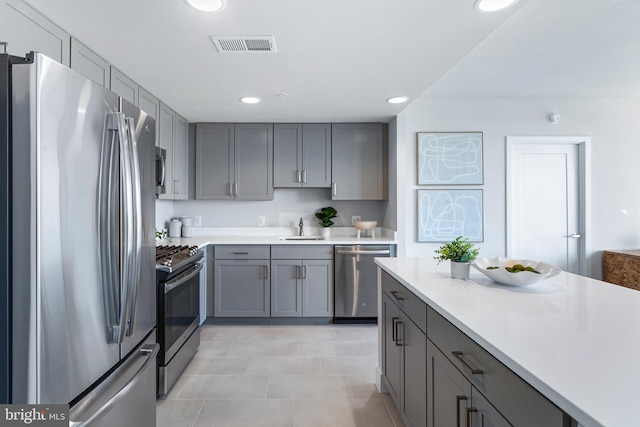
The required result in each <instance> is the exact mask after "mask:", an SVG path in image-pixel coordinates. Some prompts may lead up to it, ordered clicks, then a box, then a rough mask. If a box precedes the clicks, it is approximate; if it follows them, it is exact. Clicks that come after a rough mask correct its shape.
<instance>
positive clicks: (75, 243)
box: [0, 53, 158, 426]
mask: <svg viewBox="0 0 640 427" xmlns="http://www.w3.org/2000/svg"><path fill="white" fill-rule="evenodd" d="M0 57H1V58H0V64H1V65H2V68H3V71H2V72H0V77H2V82H0V92H1V94H2V97H4V98H5V99H6V105H5V106H4V110H3V109H2V107H0V119H2V112H3V111H5V110H6V113H7V114H6V117H7V118H8V120H7V123H8V125H9V127H10V131H9V132H7V133H6V135H5V136H4V140H3V141H0V142H1V143H2V144H3V147H2V153H0V161H3V162H4V164H3V166H6V167H7V168H8V173H6V174H5V175H6V176H5V175H2V179H3V180H8V183H7V182H3V183H2V184H3V188H5V187H6V189H7V192H6V194H3V195H2V196H0V197H2V200H1V206H0V208H1V209H0V211H1V212H4V214H2V213H0V220H1V221H2V223H0V226H2V227H3V230H4V229H5V228H6V229H7V230H8V235H7V236H6V239H5V238H3V242H2V246H0V250H2V249H3V248H4V249H6V250H7V251H8V256H7V260H5V261H4V264H3V265H1V266H0V267H1V268H5V269H6V271H7V272H8V273H7V274H6V278H7V280H8V284H7V285H6V286H5V288H6V289H0V290H2V291H3V292H4V291H6V293H7V294H8V295H9V296H10V300H11V303H10V304H9V305H8V306H7V307H6V308H7V310H8V311H9V313H10V314H9V315H7V321H8V322H10V325H11V326H10V328H8V329H7V330H6V331H5V332H6V333H7V334H8V335H10V340H8V341H9V344H8V345H6V347H5V348H3V349H0V350H3V352H4V353H5V354H8V356H7V357H8V358H9V361H8V362H9V366H10V368H9V369H8V376H9V378H8V379H7V381H6V384H3V387H4V389H5V390H8V394H9V396H8V397H7V403H32V404H54V403H65V404H69V405H70V407H71V410H70V425H84V424H86V425H91V426H154V425H155V396H156V353H157V347H158V346H157V344H156V336H155V324H156V291H155V229H154V228H155V227H154V223H155V186H154V185H155V170H154V169H155V122H154V120H153V119H152V118H151V117H150V116H148V115H147V114H146V113H145V112H143V111H141V110H139V109H138V108H137V107H135V106H134V105H132V104H130V103H128V102H126V101H125V100H123V99H122V98H120V97H118V96H117V95H116V94H115V93H113V92H111V91H109V90H107V89H105V88H103V87H102V86H100V85H98V84H96V83H94V82H93V81H91V80H89V79H86V78H85V77H83V76H81V75H80V74H78V73H76V72H74V71H72V70H70V69H68V68H66V67H64V66H63V65H61V64H58V63H56V62H55V61H53V60H51V59H49V58H47V57H45V56H43V55H41V54H37V53H31V54H29V55H27V61H22V60H20V59H18V58H15V57H10V56H8V55H0ZM3 277H5V276H3Z"/></svg>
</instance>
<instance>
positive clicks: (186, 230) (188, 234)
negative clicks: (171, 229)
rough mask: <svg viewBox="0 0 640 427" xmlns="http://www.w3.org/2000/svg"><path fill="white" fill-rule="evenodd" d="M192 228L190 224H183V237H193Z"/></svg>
mask: <svg viewBox="0 0 640 427" xmlns="http://www.w3.org/2000/svg"><path fill="white" fill-rule="evenodd" d="M192 228H193V227H191V226H190V225H183V226H182V237H191V236H192V235H193V234H192V232H191V231H192Z"/></svg>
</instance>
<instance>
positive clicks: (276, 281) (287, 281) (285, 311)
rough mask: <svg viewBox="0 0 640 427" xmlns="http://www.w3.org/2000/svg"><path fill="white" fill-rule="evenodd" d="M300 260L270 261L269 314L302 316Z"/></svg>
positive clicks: (275, 315) (273, 315)
mask: <svg viewBox="0 0 640 427" xmlns="http://www.w3.org/2000/svg"><path fill="white" fill-rule="evenodd" d="M301 270H302V265H301V261H300V260H277V261H271V316H272V317H300V316H302V282H301V278H302V274H301Z"/></svg>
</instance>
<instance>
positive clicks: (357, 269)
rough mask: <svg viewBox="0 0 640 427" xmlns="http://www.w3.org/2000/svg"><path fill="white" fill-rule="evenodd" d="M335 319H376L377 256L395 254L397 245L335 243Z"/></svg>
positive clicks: (352, 320)
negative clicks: (345, 244) (337, 244)
mask: <svg viewBox="0 0 640 427" xmlns="http://www.w3.org/2000/svg"><path fill="white" fill-rule="evenodd" d="M334 255H335V258H334V259H335V269H334V276H335V277H334V322H338V323H339V322H349V323H351V322H360V321H362V322H376V321H377V316H378V294H377V290H378V282H377V280H378V276H377V268H376V265H375V263H374V261H373V260H374V258H376V257H390V256H395V246H393V245H353V246H335V248H334Z"/></svg>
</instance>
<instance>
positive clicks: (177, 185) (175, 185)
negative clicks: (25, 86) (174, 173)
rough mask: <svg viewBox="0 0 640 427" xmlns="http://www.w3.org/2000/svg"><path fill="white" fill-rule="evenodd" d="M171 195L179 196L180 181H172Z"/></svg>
mask: <svg viewBox="0 0 640 427" xmlns="http://www.w3.org/2000/svg"><path fill="white" fill-rule="evenodd" d="M173 194H180V180H179V179H174V180H173Z"/></svg>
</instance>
